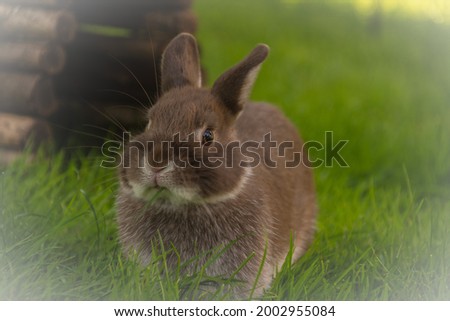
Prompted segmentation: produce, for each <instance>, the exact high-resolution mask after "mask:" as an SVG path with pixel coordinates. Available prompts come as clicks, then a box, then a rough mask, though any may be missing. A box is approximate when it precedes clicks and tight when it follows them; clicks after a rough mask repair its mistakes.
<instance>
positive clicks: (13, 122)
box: [0, 113, 52, 149]
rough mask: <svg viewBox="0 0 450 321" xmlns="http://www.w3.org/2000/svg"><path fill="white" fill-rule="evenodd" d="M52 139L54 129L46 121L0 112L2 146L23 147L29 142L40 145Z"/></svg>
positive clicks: (0, 143) (0, 141)
mask: <svg viewBox="0 0 450 321" xmlns="http://www.w3.org/2000/svg"><path fill="white" fill-rule="evenodd" d="M51 139H52V131H51V128H50V126H49V124H48V123H47V122H45V121H42V120H39V119H35V118H32V117H28V116H18V115H13V114H6V113H0V146H1V147H2V148H3V147H6V148H13V149H21V148H24V147H25V146H27V144H29V143H33V146H39V145H40V144H41V143H44V142H49V141H50V140H51Z"/></svg>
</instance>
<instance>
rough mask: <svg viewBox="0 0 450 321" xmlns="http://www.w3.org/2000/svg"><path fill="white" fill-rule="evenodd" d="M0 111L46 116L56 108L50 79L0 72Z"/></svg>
mask: <svg viewBox="0 0 450 321" xmlns="http://www.w3.org/2000/svg"><path fill="white" fill-rule="evenodd" d="M0 84H1V86H0V111H7V112H13V113H18V114H37V115H42V116H48V115H50V114H52V113H53V112H54V111H55V110H56V109H57V107H58V105H57V102H56V99H55V96H54V92H53V84H52V81H51V80H50V78H48V77H45V76H41V75H39V74H26V73H14V72H0Z"/></svg>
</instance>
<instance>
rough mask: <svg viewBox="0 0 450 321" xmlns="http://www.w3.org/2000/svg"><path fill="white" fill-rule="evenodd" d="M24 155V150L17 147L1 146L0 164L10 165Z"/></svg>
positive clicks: (2, 165)
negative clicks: (16, 148)
mask: <svg viewBox="0 0 450 321" xmlns="http://www.w3.org/2000/svg"><path fill="white" fill-rule="evenodd" d="M21 155H22V152H21V151H19V150H15V149H8V148H0V166H1V167H5V166H7V165H10V164H11V163H13V162H14V161H15V160H17V159H18V158H19V157H20V156H21Z"/></svg>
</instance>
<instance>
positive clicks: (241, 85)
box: [212, 44, 269, 115]
mask: <svg viewBox="0 0 450 321" xmlns="http://www.w3.org/2000/svg"><path fill="white" fill-rule="evenodd" d="M268 54H269V47H268V46H267V45H264V44H261V45H258V46H257V47H256V48H255V49H253V51H252V52H251V53H250V54H249V55H248V56H247V57H246V58H245V59H244V60H242V61H241V62H240V63H238V64H237V65H235V66H234V67H232V68H231V69H229V70H228V71H226V72H225V73H224V74H222V76H220V77H219V79H217V80H216V82H215V83H214V86H213V88H212V93H213V95H215V96H216V97H218V98H219V99H221V101H222V102H223V103H224V104H225V105H226V106H227V108H229V110H230V111H231V112H232V113H233V114H235V115H237V114H238V113H239V112H240V111H241V110H242V108H243V107H244V104H245V103H246V102H247V100H248V98H249V96H250V91H251V89H252V87H253V84H254V82H255V80H256V76H257V75H258V71H259V69H260V67H261V63H262V62H263V61H264V60H265V59H266V57H267V55H268Z"/></svg>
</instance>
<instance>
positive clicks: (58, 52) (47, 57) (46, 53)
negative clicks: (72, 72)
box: [40, 46, 66, 75]
mask: <svg viewBox="0 0 450 321" xmlns="http://www.w3.org/2000/svg"><path fill="white" fill-rule="evenodd" d="M65 63H66V54H65V52H64V50H63V49H62V48H61V47H59V46H51V47H48V48H46V49H45V50H43V52H42V55H41V57H40V65H41V67H42V69H43V70H44V71H45V72H47V73H48V74H51V75H55V74H57V73H59V72H61V71H62V70H63V68H64V65H65Z"/></svg>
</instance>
